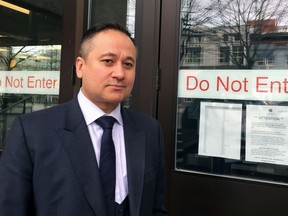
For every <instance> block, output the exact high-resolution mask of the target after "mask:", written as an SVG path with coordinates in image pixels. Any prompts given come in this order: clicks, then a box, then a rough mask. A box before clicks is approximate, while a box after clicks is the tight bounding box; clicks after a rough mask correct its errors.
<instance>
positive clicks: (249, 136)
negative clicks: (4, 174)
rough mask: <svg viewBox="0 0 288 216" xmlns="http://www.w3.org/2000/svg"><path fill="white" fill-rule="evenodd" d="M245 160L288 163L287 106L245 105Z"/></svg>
mask: <svg viewBox="0 0 288 216" xmlns="http://www.w3.org/2000/svg"><path fill="white" fill-rule="evenodd" d="M246 111H247V112H246V160H247V161H252V162H262V163H271V164H281V165H288V133H287V129H288V107H286V106H261V105H247V108H246Z"/></svg>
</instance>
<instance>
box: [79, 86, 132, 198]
mask: <svg viewBox="0 0 288 216" xmlns="http://www.w3.org/2000/svg"><path fill="white" fill-rule="evenodd" d="M78 101H79V104H80V108H81V110H82V113H83V115H84V118H85V121H86V124H87V127H88V130H89V133H90V137H91V141H92V144H93V147H94V151H95V155H96V159H97V163H98V164H99V160H100V147H101V137H102V134H103V129H102V128H101V127H100V126H99V125H98V124H97V123H96V122H95V120H96V119H98V118H99V117H101V116H103V115H109V116H113V117H114V118H115V119H116V120H117V121H116V122H115V124H114V126H113V130H112V138H113V142H114V146H115V153H116V185H115V202H117V203H121V202H122V201H123V200H124V199H125V197H126V196H127V194H128V182H127V166H126V154H125V142H124V130H123V121H122V116H121V106H120V104H119V105H118V106H117V107H116V108H115V109H114V110H113V111H112V112H111V113H104V112H103V111H102V110H101V109H100V108H99V107H98V106H96V105H95V104H94V103H92V102H91V101H90V100H89V99H88V98H86V97H85V96H84V94H83V93H82V91H81V90H80V91H79V93H78Z"/></svg>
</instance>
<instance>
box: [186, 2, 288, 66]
mask: <svg viewBox="0 0 288 216" xmlns="http://www.w3.org/2000/svg"><path fill="white" fill-rule="evenodd" d="M287 12H288V2H287V0H204V1H203V0H202V1H200V0H186V1H183V3H182V12H181V20H182V35H183V34H185V35H186V37H185V38H186V45H187V43H189V41H190V43H191V38H193V39H194V41H195V37H196V36H197V35H198V37H202V36H205V37H206V38H208V40H209V41H210V42H212V41H213V42H214V44H215V46H218V47H219V49H218V50H221V49H220V47H221V48H222V51H220V52H222V54H221V55H222V56H221V57H220V58H221V59H220V62H228V61H230V62H232V63H233V65H235V66H236V67H237V68H248V69H251V68H252V67H253V65H254V62H255V61H256V60H257V53H258V52H259V50H260V49H261V52H263V51H265V50H266V51H268V50H269V51H271V49H273V40H274V41H275V36H276V34H277V33H278V34H279V33H280V32H282V33H283V31H285V32H287V29H286V30H285V29H284V28H281V27H283V26H284V25H287V16H285V15H287ZM285 19H286V20H285ZM281 25H282V26H281ZM192 42H193V41H192ZM263 42H264V43H263ZM261 44H262V45H261ZM263 44H265V46H266V47H264V45H263ZM184 47H185V41H182V50H181V57H183V53H184V52H185V48H184ZM186 47H187V46H186Z"/></svg>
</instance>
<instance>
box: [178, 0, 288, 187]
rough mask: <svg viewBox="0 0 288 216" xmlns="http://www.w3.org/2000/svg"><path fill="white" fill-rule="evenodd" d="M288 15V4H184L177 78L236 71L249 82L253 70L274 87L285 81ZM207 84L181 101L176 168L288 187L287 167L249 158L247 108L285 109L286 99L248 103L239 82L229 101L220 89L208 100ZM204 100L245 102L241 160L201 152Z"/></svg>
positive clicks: (280, 0)
mask: <svg viewBox="0 0 288 216" xmlns="http://www.w3.org/2000/svg"><path fill="white" fill-rule="evenodd" d="M287 12H288V2H287V1H285V0H267V1H257V0H248V1H247V0H229V1H218V0H217V1H216V0H202V1H200V0H182V3H181V13H180V41H179V47H180V49H179V60H180V61H179V72H178V77H179V80H180V78H181V77H183V73H185V72H187V71H190V72H191V71H193V73H190V74H189V75H190V76H193V77H194V76H195V77H197V74H201V77H202V79H207V80H209V76H211V75H209V74H213V77H214V76H215V77H217V76H221V75H220V74H225V77H229V73H236V71H237V72H240V73H242V74H243V75H245V76H246V75H247V77H248V78H249V74H251V73H252V71H253V73H254V74H255V73H256V74H259V75H261V73H262V74H263V73H264V71H265V74H267V72H268V75H269V76H271V77H273V79H274V80H276V81H275V83H276V82H277V83H281V81H282V80H281V81H279V82H278V81H277V77H278V75H279V74H281V76H280V77H281V79H282V77H284V78H285V70H286V69H288V64H287V59H288V57H287V56H288V19H287V16H286V15H285V14H287ZM280 70H281V71H280ZM191 74H192V75H191ZM270 74H271V75H270ZM234 76H235V75H234ZM211 77H212V76H211ZM231 77H232V75H231ZM182 80H183V79H182ZM191 80H193V82H192V81H191V82H192V84H193V85H192V84H191V85H192V86H196V85H198V86H200V85H201V83H200V82H201V80H196V79H195V80H194V79H191ZM223 80H224V79H223ZM225 80H226V79H225ZM239 80H240V78H239ZM242 80H243V79H242ZM284 80H285V79H284ZM186 81H187V80H186ZM204 81H205V83H202V84H203V86H202V92H201V94H200V93H199V91H198V92H197V91H194V90H192V89H193V88H192V89H190V92H188V90H187V88H186V91H187V92H188V93H189V94H190V96H189V97H188V96H187V97H183V96H182V97H178V103H177V131H176V163H175V168H176V169H177V170H182V171H193V172H202V173H206V174H216V175H225V176H232V177H240V178H248V179H256V180H264V181H271V182H282V183H288V175H287V171H288V167H287V166H285V165H283V164H282V165H279V164H278V165H277V164H273V163H265V162H259V163H256V162H248V161H246V160H245V152H246V147H247V146H246V132H247V131H246V124H245V123H246V106H248V105H259V106H261V107H262V106H263V107H265V106H268V105H273V106H277V107H280V106H287V105H288V102H287V100H285V97H283V98H284V101H283V100H282V101H280V100H277V98H276V97H275V96H274V95H272V96H271V97H270V99H269V100H262V99H260V98H257V97H256V98H255V100H254V99H253V100H250V99H246V98H245V96H243V92H241V91H239V93H237V91H238V89H241V88H240V87H241V84H243V83H241V82H240V81H238V80H237V83H236V82H235V83H234V84H237V86H236V85H235V86H234V90H235V92H234V93H233V94H232V95H233V96H234V97H233V96H232V97H230V98H229V97H226V94H225V93H220V92H219V93H217V92H216V91H215V92H214V93H213V94H212V93H211V94H209V96H207V97H206V96H205V93H206V91H207V89H208V88H209V87H207V85H208V84H207V83H208V82H206V80H204ZM230 81H231V80H230ZM284 82H285V81H284ZM204 84H205V86H204ZM210 84H211V83H210ZM225 84H227V83H225ZM180 85H181V86H180ZM184 85H187V82H182V81H181V83H180V82H179V84H178V95H180V94H179V89H185V88H183V86H184ZM211 85H212V84H211ZM210 88H211V86H210ZM285 88H286V87H285ZM265 91H266V90H265ZM277 91H278V92H280V91H281V92H282V93H283V92H284V91H285V89H281V88H280V87H279V88H277ZM187 92H185V93H187ZM267 92H268V91H267ZM275 92H276V91H275ZM188 93H187V94H188ZM182 95H183V94H182ZM239 98H242V100H241V99H239ZM267 98H268V97H267ZM202 102H211V103H212V102H218V103H226V104H227V105H229V104H241V106H242V107H243V109H242V125H241V127H242V128H241V131H240V132H241V141H240V143H239V146H240V148H241V154H240V160H231V159H228V158H225V157H215V156H207V155H206V156H204V155H200V154H199V152H198V148H199V136H200V133H199V124H200V116H201V115H200V105H201V103H202ZM283 110H285V108H283ZM287 120H288V119H287ZM208 124H209V123H208ZM220 125H222V122H221V123H220V122H219V127H220ZM211 140H213V138H212V139H211ZM271 145H272V143H271Z"/></svg>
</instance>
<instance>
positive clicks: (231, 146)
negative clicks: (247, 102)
mask: <svg viewBox="0 0 288 216" xmlns="http://www.w3.org/2000/svg"><path fill="white" fill-rule="evenodd" d="M241 119H242V104H231V103H210V102H201V106H200V131H199V151H198V154H199V155H205V156H212V157H221V158H228V159H235V160H240V149H241Z"/></svg>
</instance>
